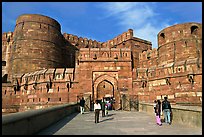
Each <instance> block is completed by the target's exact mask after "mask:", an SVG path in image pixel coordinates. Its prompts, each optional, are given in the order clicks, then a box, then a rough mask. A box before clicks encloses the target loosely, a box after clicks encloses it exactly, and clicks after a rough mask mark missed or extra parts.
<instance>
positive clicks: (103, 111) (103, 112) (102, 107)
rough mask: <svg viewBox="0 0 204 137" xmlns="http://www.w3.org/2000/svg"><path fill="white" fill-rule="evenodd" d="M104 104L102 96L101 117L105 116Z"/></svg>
mask: <svg viewBox="0 0 204 137" xmlns="http://www.w3.org/2000/svg"><path fill="white" fill-rule="evenodd" d="M105 105H106V103H105V102H104V98H103V99H102V102H101V110H102V117H105V109H106V108H105Z"/></svg>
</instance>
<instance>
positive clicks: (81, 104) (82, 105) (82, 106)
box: [79, 97, 85, 114]
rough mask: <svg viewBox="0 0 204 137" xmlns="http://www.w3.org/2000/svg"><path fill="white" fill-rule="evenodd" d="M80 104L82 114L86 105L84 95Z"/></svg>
mask: <svg viewBox="0 0 204 137" xmlns="http://www.w3.org/2000/svg"><path fill="white" fill-rule="evenodd" d="M79 105H80V113H81V114H84V106H85V100H84V97H82V98H81V100H80V102H79Z"/></svg>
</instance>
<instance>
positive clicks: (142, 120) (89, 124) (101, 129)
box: [38, 111, 202, 135]
mask: <svg viewBox="0 0 204 137" xmlns="http://www.w3.org/2000/svg"><path fill="white" fill-rule="evenodd" d="M99 121H100V123H97V124H96V123H94V112H86V113H85V114H79V113H75V114H72V115H71V116H68V117H66V118H64V119H63V120H61V121H59V122H57V123H56V124H54V125H52V126H50V127H49V128H47V129H45V130H43V131H41V132H40V133H39V134H38V135H202V129H201V128H190V127H185V126H183V125H178V124H174V123H172V125H167V124H165V123H163V125H162V126H158V125H156V124H155V118H154V116H150V115H148V114H147V113H145V112H132V111H131V112H130V111H109V115H108V116H107V117H102V116H101V112H100V118H99Z"/></svg>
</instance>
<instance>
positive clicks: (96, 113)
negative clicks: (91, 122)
mask: <svg viewBox="0 0 204 137" xmlns="http://www.w3.org/2000/svg"><path fill="white" fill-rule="evenodd" d="M100 110H101V105H100V103H99V102H98V100H96V101H95V104H94V112H95V123H99V113H100Z"/></svg>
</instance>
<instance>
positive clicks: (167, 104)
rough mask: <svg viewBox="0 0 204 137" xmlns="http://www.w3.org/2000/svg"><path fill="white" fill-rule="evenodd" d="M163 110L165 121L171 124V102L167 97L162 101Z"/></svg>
mask: <svg viewBox="0 0 204 137" xmlns="http://www.w3.org/2000/svg"><path fill="white" fill-rule="evenodd" d="M162 111H163V114H164V119H165V123H168V124H169V125H170V124H171V117H170V114H171V104H170V102H169V101H168V100H167V97H164V101H162Z"/></svg>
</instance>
